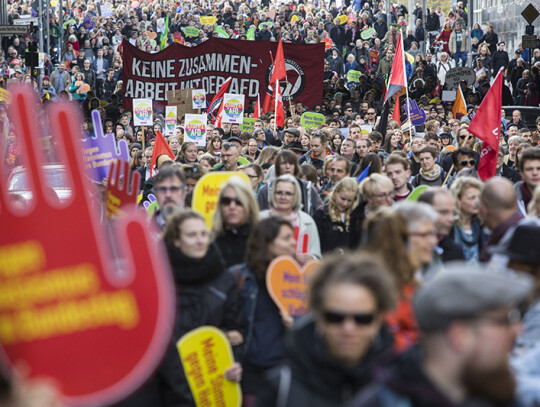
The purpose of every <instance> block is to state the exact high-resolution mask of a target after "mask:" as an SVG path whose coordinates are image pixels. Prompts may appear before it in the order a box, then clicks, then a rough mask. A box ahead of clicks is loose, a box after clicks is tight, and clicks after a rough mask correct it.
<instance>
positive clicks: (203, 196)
mask: <svg viewBox="0 0 540 407" xmlns="http://www.w3.org/2000/svg"><path fill="white" fill-rule="evenodd" d="M232 176H236V177H240V178H241V179H243V180H244V181H245V182H246V183H247V184H248V185H251V184H250V182H249V178H248V177H247V175H246V174H244V173H242V172H210V173H208V174H205V175H203V176H202V177H201V179H199V181H198V182H197V184H196V185H195V189H194V190H193V210H194V211H196V212H199V213H200V214H201V215H202V216H203V217H204V220H205V221H206V226H208V229H212V215H213V214H214V210H215V209H216V205H217V200H218V195H219V190H220V189H221V185H223V184H224V183H225V182H226V181H227V180H228V179H229V178H231V177H232Z"/></svg>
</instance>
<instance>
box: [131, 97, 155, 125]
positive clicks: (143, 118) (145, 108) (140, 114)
mask: <svg viewBox="0 0 540 407" xmlns="http://www.w3.org/2000/svg"><path fill="white" fill-rule="evenodd" d="M133 124H134V125H135V126H152V125H153V124H154V119H153V116H152V99H133Z"/></svg>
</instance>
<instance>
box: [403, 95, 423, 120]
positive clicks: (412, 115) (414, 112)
mask: <svg viewBox="0 0 540 407" xmlns="http://www.w3.org/2000/svg"><path fill="white" fill-rule="evenodd" d="M405 112H407V115H408V116H409V120H410V121H411V123H412V124H413V126H421V125H423V124H424V123H425V122H426V118H427V116H426V112H425V111H424V109H421V108H419V107H418V104H417V103H416V100H414V99H413V100H411V99H407V101H406V102H405Z"/></svg>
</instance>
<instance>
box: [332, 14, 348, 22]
mask: <svg viewBox="0 0 540 407" xmlns="http://www.w3.org/2000/svg"><path fill="white" fill-rule="evenodd" d="M347 19H348V17H347V16H346V15H344V14H342V15H340V16H337V17H336V18H334V24H336V25H341V24H345V23H346V22H347Z"/></svg>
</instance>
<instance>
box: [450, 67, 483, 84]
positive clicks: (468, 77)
mask: <svg viewBox="0 0 540 407" xmlns="http://www.w3.org/2000/svg"><path fill="white" fill-rule="evenodd" d="M476 76H477V74H476V73H475V72H474V69H472V68H468V67H464V66H456V67H455V68H452V69H450V70H449V71H448V72H447V73H446V77H445V82H446V84H447V85H448V86H449V87H450V89H457V88H458V87H459V84H460V83H461V81H465V82H467V86H471V85H473V84H474V83H475V82H476Z"/></svg>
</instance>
